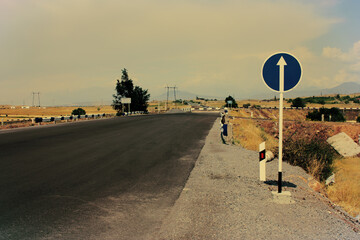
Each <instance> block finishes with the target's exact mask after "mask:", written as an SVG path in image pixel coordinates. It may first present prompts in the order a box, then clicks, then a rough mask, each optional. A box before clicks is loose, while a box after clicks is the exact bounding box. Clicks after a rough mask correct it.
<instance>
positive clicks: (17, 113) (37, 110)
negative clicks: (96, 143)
mask: <svg viewBox="0 0 360 240" xmlns="http://www.w3.org/2000/svg"><path fill="white" fill-rule="evenodd" d="M76 108H78V107H30V108H29V109H26V108H21V106H15V108H14V109H12V108H11V107H10V106H1V107H0V118H3V119H4V120H5V121H6V119H17V118H33V117H46V116H51V117H52V116H68V115H71V112H72V110H74V109H76ZM81 108H83V109H84V110H85V111H86V113H87V114H101V113H108V114H112V113H116V111H115V110H114V109H113V108H112V107H111V106H91V107H81ZM6 115H7V117H6Z"/></svg>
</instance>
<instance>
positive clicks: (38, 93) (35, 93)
mask: <svg viewBox="0 0 360 240" xmlns="http://www.w3.org/2000/svg"><path fill="white" fill-rule="evenodd" d="M32 95H33V99H32V105H33V107H35V95H37V99H38V103H39V107H40V92H32Z"/></svg>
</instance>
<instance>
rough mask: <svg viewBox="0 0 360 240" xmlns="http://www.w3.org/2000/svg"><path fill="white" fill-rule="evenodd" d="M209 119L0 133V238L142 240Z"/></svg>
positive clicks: (134, 120) (170, 199) (172, 193)
mask: <svg viewBox="0 0 360 240" xmlns="http://www.w3.org/2000/svg"><path fill="white" fill-rule="evenodd" d="M216 117H217V114H168V115H149V116H137V117H127V118H126V117H123V118H115V119H106V120H96V121H83V122H76V123H69V124H59V125H53V126H41V127H33V128H28V129H22V130H16V131H3V132H0V239H100V238H102V239H106V238H108V239H144V238H146V236H148V234H151V233H152V232H154V231H156V229H158V228H159V227H160V225H161V222H162V218H163V217H164V216H166V213H167V211H168V210H169V208H170V207H171V206H172V205H173V204H174V202H175V201H176V199H177V198H178V196H179V194H180V192H181V190H182V188H183V186H184V184H185V182H186V180H187V178H188V176H189V174H190V172H191V170H192V168H193V167H194V164H195V161H196V159H197V156H198V155H199V153H200V150H201V148H202V146H203V144H204V140H205V137H206V136H207V134H208V131H209V130H210V128H211V126H212V124H213V123H214V120H215V119H216Z"/></svg>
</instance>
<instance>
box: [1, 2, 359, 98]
mask: <svg viewBox="0 0 360 240" xmlns="http://www.w3.org/2000/svg"><path fill="white" fill-rule="evenodd" d="M359 10H360V1H358V0H352V1H351V0H348V1H347V0H302V1H300V0H298V1H295V0H286V1H285V0H266V1H265V0H256V1H254V0H237V1H235V0H221V1H220V0H182V1H175V0H151V1H150V0H131V1H129V0H126V1H125V0H51V1H49V0H0V66H1V70H0V83H1V85H0V86H1V88H0V91H1V94H0V104H5V103H13V104H22V103H23V102H24V101H25V103H26V104H29V105H31V104H32V94H31V92H33V91H40V92H41V100H42V102H43V103H44V104H47V105H51V104H57V105H59V104H63V103H71V102H81V101H83V102H85V101H99V102H100V101H101V100H104V101H105V100H111V98H112V97H111V94H112V93H114V87H115V82H116V79H120V78H121V69H122V68H127V69H128V71H129V75H130V77H131V78H132V79H133V80H134V81H135V84H137V85H140V86H141V87H143V88H145V89H149V92H150V93H151V95H152V96H153V97H155V96H158V95H160V94H162V93H164V92H165V89H164V87H165V86H166V85H171V86H173V85H176V86H178V87H179V89H180V90H182V91H188V92H193V93H197V94H199V95H210V96H225V95H227V94H235V96H236V98H247V97H249V96H251V95H254V94H257V93H261V92H264V91H268V89H267V88H266V87H265V85H264V84H263V82H262V79H261V67H262V64H263V62H264V60H265V59H266V58H267V57H268V56H269V55H271V54H272V53H275V52H278V51H281V52H283V51H285V52H290V53H292V54H293V55H295V56H296V57H297V58H298V59H299V60H300V61H301V64H302V67H303V70H304V74H303V79H302V82H301V84H300V85H299V86H298V88H300V89H301V88H308V87H322V88H330V87H334V86H336V85H338V84H340V83H342V82H348V81H353V82H358V83H360V31H359V26H360V17H359V14H358V12H359Z"/></svg>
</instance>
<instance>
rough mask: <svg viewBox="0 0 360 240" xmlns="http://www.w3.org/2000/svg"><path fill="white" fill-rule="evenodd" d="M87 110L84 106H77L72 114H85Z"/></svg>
mask: <svg viewBox="0 0 360 240" xmlns="http://www.w3.org/2000/svg"><path fill="white" fill-rule="evenodd" d="M85 114H86V111H85V110H84V109H82V108H76V109H74V110H73V111H72V113H71V115H85Z"/></svg>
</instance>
